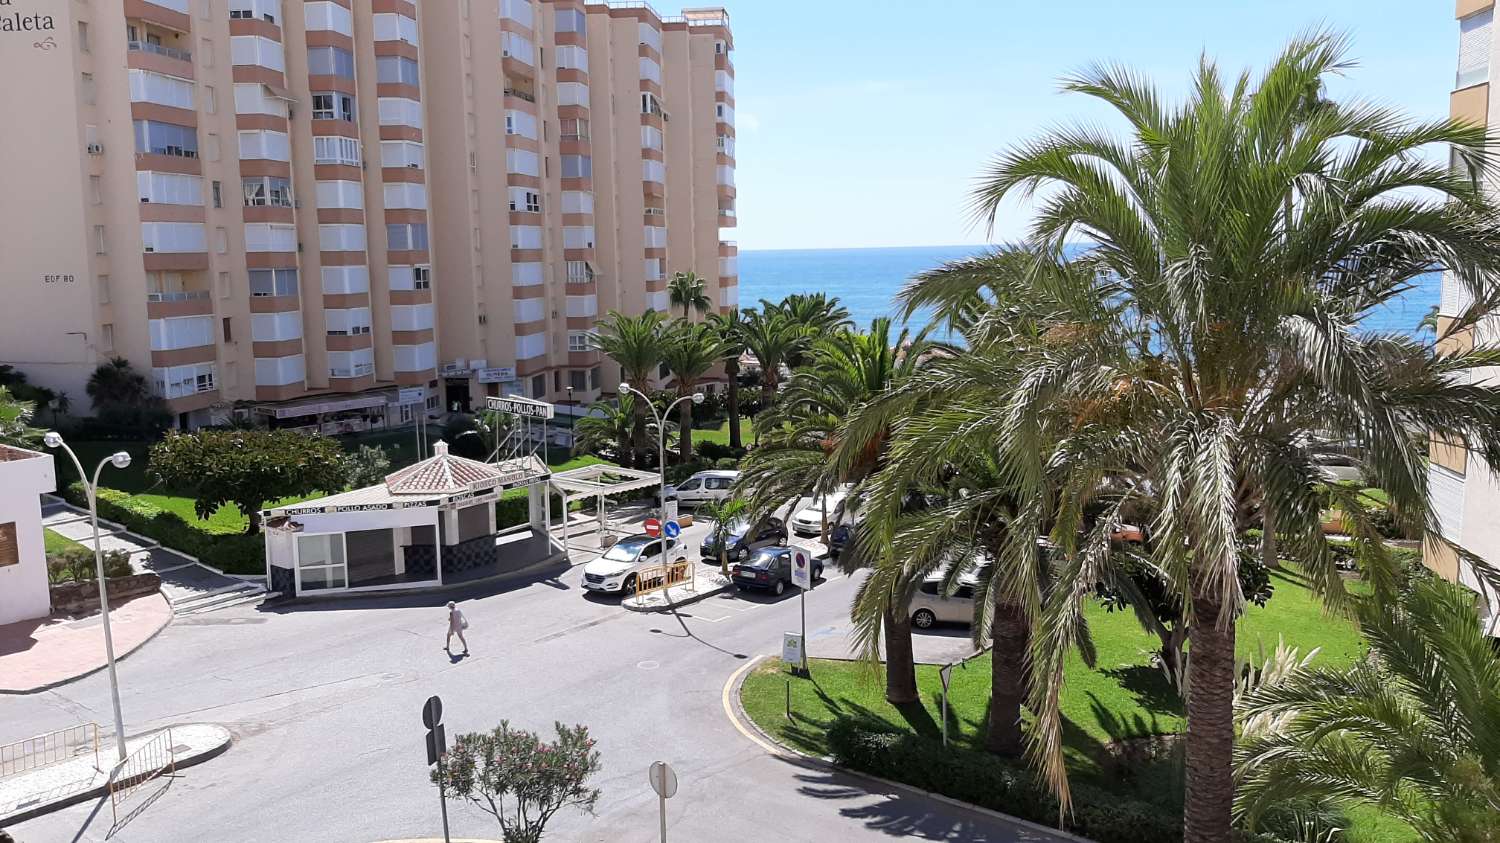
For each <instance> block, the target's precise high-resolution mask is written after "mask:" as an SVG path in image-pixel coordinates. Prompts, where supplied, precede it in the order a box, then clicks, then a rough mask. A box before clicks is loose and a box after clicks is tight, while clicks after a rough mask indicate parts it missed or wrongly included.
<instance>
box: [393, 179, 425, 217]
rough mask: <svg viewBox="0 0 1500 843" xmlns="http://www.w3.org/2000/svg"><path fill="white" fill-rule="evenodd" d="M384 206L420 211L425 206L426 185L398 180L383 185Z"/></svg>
mask: <svg viewBox="0 0 1500 843" xmlns="http://www.w3.org/2000/svg"><path fill="white" fill-rule="evenodd" d="M384 192H385V207H387V208H395V209H407V210H416V211H421V210H425V209H426V208H427V186H426V185H424V184H418V183H415V182H407V181H398V182H389V183H387V184H386V185H385V188H384Z"/></svg>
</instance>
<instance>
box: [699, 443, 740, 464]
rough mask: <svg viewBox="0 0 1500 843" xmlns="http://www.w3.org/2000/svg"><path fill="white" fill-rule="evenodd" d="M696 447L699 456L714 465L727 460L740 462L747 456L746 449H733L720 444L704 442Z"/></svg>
mask: <svg viewBox="0 0 1500 843" xmlns="http://www.w3.org/2000/svg"><path fill="white" fill-rule="evenodd" d="M696 447H697V449H698V456H700V457H702V458H704V459H706V460H708V461H710V462H714V463H718V462H721V461H723V460H726V459H733V460H735V461H738V460H740V459H741V458H743V457H744V456H745V449H744V448H732V447H730V446H728V445H720V444H719V443H718V442H704V443H703V444H701V445H697V446H696Z"/></svg>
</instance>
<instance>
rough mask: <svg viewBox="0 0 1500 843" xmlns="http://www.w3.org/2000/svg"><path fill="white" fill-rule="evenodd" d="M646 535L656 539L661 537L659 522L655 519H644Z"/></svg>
mask: <svg viewBox="0 0 1500 843" xmlns="http://www.w3.org/2000/svg"><path fill="white" fill-rule="evenodd" d="M646 535H648V536H650V537H652V538H656V537H657V536H659V535H661V521H659V520H657V519H655V518H647V519H646Z"/></svg>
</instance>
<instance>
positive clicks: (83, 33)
mask: <svg viewBox="0 0 1500 843" xmlns="http://www.w3.org/2000/svg"><path fill="white" fill-rule="evenodd" d="M88 51H89V25H88V22H87V21H79V22H78V52H80V53H87V52H88Z"/></svg>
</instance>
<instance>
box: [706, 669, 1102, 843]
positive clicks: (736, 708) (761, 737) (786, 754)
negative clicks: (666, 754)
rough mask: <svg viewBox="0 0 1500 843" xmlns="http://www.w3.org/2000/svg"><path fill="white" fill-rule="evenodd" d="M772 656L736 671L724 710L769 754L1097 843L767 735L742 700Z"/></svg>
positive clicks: (1075, 842)
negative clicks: (842, 763) (759, 667)
mask: <svg viewBox="0 0 1500 843" xmlns="http://www.w3.org/2000/svg"><path fill="white" fill-rule="evenodd" d="M769 658H771V656H769V655H764V654H762V655H759V656H756V657H755V658H753V659H751V660H750V661H748V662H746V663H745V664H744V665H742V666H741V667H740V669H739V670H736V671H735V672H734V673H733V674H732V675H731V676H730V677H729V679H728V680H727V681H726V682H725V683H724V691H723V702H724V713H725V714H726V715H728V717H729V722H730V724H731V725H733V726H734V727H735V729H736V730H737V731H738V732H739V733H740V734H742V735H745V736H746V737H748V738H750V739H751V741H753V742H754V743H756V744H758V745H759V746H760V747H761V749H764V750H766V752H767V754H769V755H771V756H773V757H779V758H782V759H784V760H795V761H798V762H802V763H806V764H811V765H813V766H815V767H819V768H821V769H823V770H827V771H829V772H837V773H841V774H843V775H846V776H852V777H854V778H857V779H863V780H865V781H868V782H874V783H876V784H879V785H881V786H883V787H887V788H891V789H893V790H899V791H902V792H904V793H910V794H914V795H917V796H925V797H927V798H928V799H932V800H934V801H937V802H941V803H943V804H944V805H950V806H952V807H954V808H960V809H962V810H965V811H972V812H973V813H976V814H979V815H980V816H984V817H989V818H990V819H994V820H1000V821H1001V822H1005V823H1009V824H1011V825H1014V826H1017V827H1019V828H1023V829H1026V830H1027V831H1031V832H1034V833H1036V834H1041V835H1045V837H1044V839H1046V838H1052V839H1054V840H1061V841H1071V843H1096V841H1093V840H1090V839H1088V838H1087V837H1079V836H1078V835H1076V834H1073V833H1071V832H1067V831H1063V830H1061V829H1057V828H1052V827H1050V826H1045V825H1041V824H1039V823H1034V822H1032V821H1030V820H1023V819H1021V818H1020V817H1013V816H1011V815H1010V814H1005V813H1001V812H1000V811H996V810H994V809H992V808H985V807H982V806H980V805H975V804H973V803H970V802H964V801H961V800H958V799H954V798H953V797H951V796H944V795H943V794H941V793H934V792H932V791H930V790H923V789H921V788H919V787H913V786H912V785H909V784H903V783H902V782H897V781H891V780H890V779H883V778H881V777H880V776H872V775H870V774H869V773H864V772H860V771H859V770H851V769H850V768H848V767H841V766H839V765H838V764H835V763H834V762H833V760H832V759H831V758H826V757H823V756H819V755H809V754H807V753H805V752H803V751H801V750H799V749H794V748H792V747H790V746H787V745H786V744H784V743H782V742H781V741H779V740H777V739H776V738H775V737H774V736H772V735H770V734H767V733H766V732H765V730H763V729H761V728H760V725H759V724H757V723H756V722H755V721H754V720H752V719H750V715H748V714H746V713H745V707H744V704H743V703H741V702H740V690H741V688H743V687H744V684H745V677H746V676H749V675H750V672H751V671H752V670H753V669H754V668H755V666H756V665H758V664H760V663H761V662H762V661H765V660H766V659H769Z"/></svg>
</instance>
